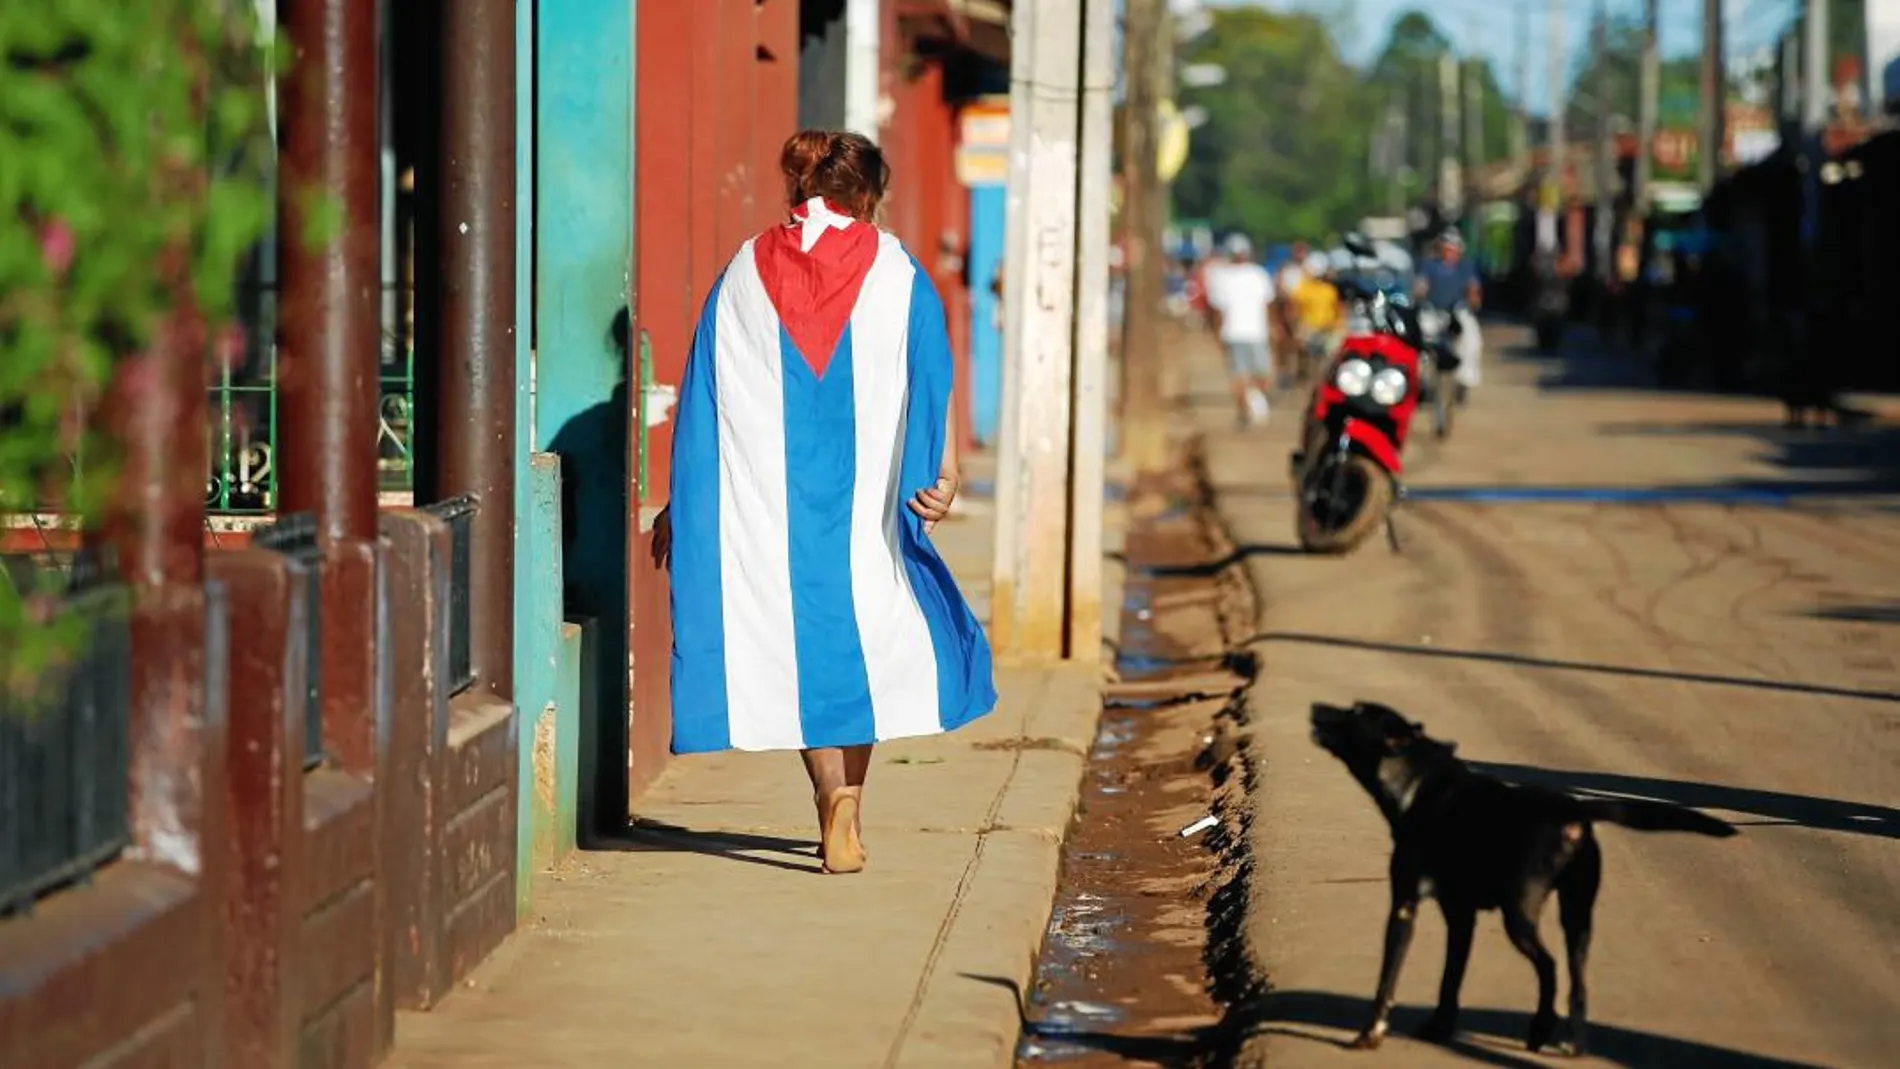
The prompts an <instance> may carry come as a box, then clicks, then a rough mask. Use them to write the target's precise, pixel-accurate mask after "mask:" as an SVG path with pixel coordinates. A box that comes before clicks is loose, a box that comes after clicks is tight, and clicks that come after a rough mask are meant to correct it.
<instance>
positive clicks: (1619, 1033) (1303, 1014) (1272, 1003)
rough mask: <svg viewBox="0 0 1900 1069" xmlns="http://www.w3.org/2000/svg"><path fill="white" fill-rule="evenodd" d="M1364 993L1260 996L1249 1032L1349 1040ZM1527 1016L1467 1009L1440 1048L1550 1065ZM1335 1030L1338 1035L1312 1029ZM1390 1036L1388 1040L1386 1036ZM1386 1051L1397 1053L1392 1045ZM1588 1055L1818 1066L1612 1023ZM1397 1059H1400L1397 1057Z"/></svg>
mask: <svg viewBox="0 0 1900 1069" xmlns="http://www.w3.org/2000/svg"><path fill="white" fill-rule="evenodd" d="M1369 1008H1370V1007H1369V1005H1368V1002H1367V1000H1366V999H1363V998H1355V997H1352V996H1348V995H1339V994H1334V993H1332V992H1330V991H1276V992H1273V993H1272V994H1269V995H1268V996H1267V997H1266V998H1265V999H1263V1000H1262V1002H1261V1008H1260V1013H1259V1017H1258V1020H1257V1021H1256V1023H1254V1024H1253V1025H1252V1031H1253V1032H1254V1034H1256V1035H1258V1034H1263V1033H1271V1034H1278V1035H1283V1036H1288V1037H1292V1038H1296V1039H1302V1040H1306V1041H1308V1042H1311V1043H1325V1044H1330V1045H1333V1046H1338V1047H1343V1046H1345V1045H1346V1044H1347V1043H1349V1042H1351V1039H1352V1037H1353V1036H1354V1035H1356V1034H1357V1033H1358V1031H1359V1029H1360V1028H1361V1027H1362V1026H1363V1025H1364V1024H1365V1021H1366V1014H1367V1012H1368V1010H1369ZM1426 1014H1427V1009H1426V1008H1425V1007H1422V1006H1400V1007H1397V1008H1395V1009H1394V1010H1393V1011H1392V1031H1393V1032H1394V1033H1397V1034H1401V1035H1403V1034H1409V1033H1411V1032H1413V1031H1415V1030H1416V1029H1417V1028H1418V1027H1419V1026H1420V1025H1422V1024H1424V1023H1425V1018H1426ZM1530 1020H1531V1019H1530V1014H1528V1013H1521V1012H1518V1011H1515V1010H1492V1009H1477V1010H1474V1009H1467V1010H1464V1011H1463V1012H1462V1013H1460V1014H1459V1016H1458V1023H1459V1025H1460V1030H1459V1038H1458V1039H1456V1040H1454V1041H1453V1042H1452V1043H1450V1044H1448V1045H1447V1046H1445V1047H1444V1048H1442V1049H1444V1050H1448V1051H1451V1052H1452V1053H1455V1054H1459V1055H1462V1056H1463V1057H1465V1058H1466V1059H1468V1060H1470V1061H1472V1062H1474V1063H1476V1064H1480V1065H1496V1066H1506V1067H1510V1069H1519V1067H1530V1066H1549V1065H1553V1064H1556V1063H1555V1062H1553V1061H1552V1060H1550V1059H1549V1058H1545V1057H1540V1056H1537V1055H1533V1054H1531V1053H1529V1052H1528V1051H1526V1050H1525V1049H1524V1041H1523V1037H1524V1033H1525V1032H1527V1031H1528V1030H1529V1029H1530ZM1318 1028H1323V1029H1337V1030H1338V1034H1336V1035H1335V1034H1332V1033H1329V1032H1318V1031H1313V1029H1318ZM1388 1042H1389V1041H1388ZM1389 1053H1390V1054H1402V1051H1397V1050H1395V1051H1391V1052H1389ZM1590 1055H1591V1057H1593V1058H1601V1059H1603V1060H1606V1061H1609V1062H1613V1063H1615V1064H1617V1065H1624V1066H1630V1067H1632V1069H1649V1067H1652V1066H1653V1067H1656V1069H1699V1067H1703V1066H1708V1067H1716V1066H1721V1067H1723V1069H1820V1067H1819V1066H1818V1065H1811V1064H1810V1063H1807V1062H1794V1061H1788V1060H1786V1059H1783V1058H1772V1057H1768V1056H1766V1055H1760V1054H1750V1053H1747V1052H1746V1051H1739V1050H1733V1049H1730V1048H1727V1047H1712V1046H1709V1045H1708V1044H1706V1043H1698V1042H1695V1041H1694V1040H1688V1039H1676V1038H1674V1037H1672V1036H1661V1035H1657V1034H1655V1033H1654V1032H1639V1031H1636V1030H1634V1029H1630V1028H1619V1027H1617V1026H1616V1025H1612V1024H1602V1023H1600V1022H1596V1021H1592V1022H1590ZM1398 1064H1403V1063H1402V1062H1400V1063H1398Z"/></svg>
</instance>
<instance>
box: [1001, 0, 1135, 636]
mask: <svg viewBox="0 0 1900 1069" xmlns="http://www.w3.org/2000/svg"><path fill="white" fill-rule="evenodd" d="M1097 6H1099V7H1102V8H1104V11H1100V12H1090V11H1089V9H1090V8H1091V7H1097ZM1106 6H1107V5H1106V3H1100V4H1096V3H1088V2H1085V0H1045V2H1042V3H1037V4H1033V5H1029V4H1025V5H1021V6H1019V7H1017V8H1015V9H1014V15H1013V19H1014V24H1013V26H1012V36H1013V38H1014V40H1015V48H1014V51H1013V55H1012V57H1011V66H1012V73H1011V77H1012V81H1013V82H1014V83H1015V89H1014V93H1013V98H1012V100H1011V105H1010V112H1011V117H1012V118H1011V124H1010V126H1011V130H1010V137H1011V142H1012V144H1011V153H1010V157H1011V166H1010V176H1009V214H1010V224H1009V228H1008V245H1007V248H1006V251H1005V254H1004V255H1005V263H1006V267H1005V275H1006V277H1007V278H1008V279H1009V285H1008V291H1009V292H1008V293H1007V294H1006V308H1005V327H1004V334H1005V354H1006V355H1005V360H1004V369H1003V420H1002V433H1001V440H1000V442H999V444H998V449H997V455H998V457H999V464H998V468H997V480H996V483H997V486H996V497H997V502H996V504H997V509H996V511H997V525H998V526H997V539H996V561H995V573H994V584H993V589H992V596H991V620H990V624H991V630H992V638H993V641H994V642H995V643H996V646H997V649H998V651H999V652H1000V653H1002V654H1003V655H1004V656H1017V657H1029V658H1062V657H1067V656H1086V657H1095V656H1097V653H1098V651H1097V649H1096V646H1095V645H1094V644H1093V643H1091V644H1090V645H1089V646H1088V648H1086V649H1079V648H1075V646H1074V640H1075V639H1076V638H1077V637H1082V638H1083V641H1085V642H1087V641H1089V638H1088V636H1092V635H1098V634H1099V626H1100V624H1099V616H1100V608H1099V602H1100V594H1099V591H1098V590H1097V588H1096V583H1097V582H1099V579H1092V578H1089V577H1078V576H1077V574H1076V573H1078V572H1081V571H1084V570H1090V569H1093V570H1097V571H1099V569H1100V567H1101V556H1100V555H1101V533H1100V531H1101V519H1100V508H1101V495H1102V450H1103V439H1102V429H1101V416H1100V409H1101V404H1102V400H1101V398H1102V392H1103V391H1102V386H1103V382H1102V379H1103V376H1104V374H1105V372H1104V370H1103V367H1104V361H1105V360H1106V349H1107V345H1106V341H1107V327H1106V320H1105V317H1106V313H1107V296H1106V294H1107V274H1106V272H1107V259H1108V241H1107V235H1106V233H1105V232H1104V230H1103V227H1104V225H1105V222H1106V203H1107V189H1108V181H1109V176H1108V169H1107V157H1106V154H1105V149H1104V148H1102V147H1101V146H1096V145H1092V144H1090V142H1089V140H1088V134H1087V131H1088V130H1093V131H1095V132H1096V133H1097V134H1098V135H1099V134H1100V133H1101V132H1102V131H1103V130H1104V129H1105V128H1106V125H1107V123H1108V116H1107V112H1106V108H1107V107H1108V105H1107V102H1106V100H1105V98H1104V94H1106V93H1107V92H1109V91H1111V89H1112V75H1111V74H1110V73H1109V71H1110V67H1109V53H1108V50H1109V48H1110V47H1111V45H1110V43H1109V40H1110V39H1109V37H1108V33H1109V30H1108V28H1107V27H1106V26H1104V25H1103V23H1105V22H1106V21H1107V19H1108V18H1109V17H1110V16H1109V15H1108V14H1107V13H1106ZM1085 13H1087V14H1089V15H1090V16H1091V18H1090V19H1089V20H1087V21H1086V22H1085V19H1084V15H1085ZM1085 25H1086V27H1087V30H1086V36H1087V39H1088V42H1089V44H1088V47H1086V48H1085V46H1084V36H1085V29H1084V27H1085ZM1085 55H1087V57H1088V69H1089V70H1090V72H1091V74H1090V76H1089V77H1090V81H1089V83H1088V84H1089V85H1090V87H1091V89H1090V93H1091V94H1092V96H1091V97H1090V98H1089V99H1086V100H1085V99H1084V82H1083V67H1084V56H1085ZM1085 117H1086V118H1085ZM1098 140H1103V141H1106V138H1105V137H1098ZM1084 198H1085V199H1084ZM1083 203H1086V204H1087V205H1088V209H1087V210H1088V212H1089V214H1088V215H1086V216H1085V215H1083V214H1082V212H1083V208H1082V204H1083ZM1078 255H1079V256H1081V257H1082V259H1081V261H1080V269H1078ZM1078 508H1079V509H1082V510H1083V511H1084V513H1085V514H1084V515H1082V516H1077V515H1075V510H1076V509H1078ZM1078 599H1080V600H1078Z"/></svg>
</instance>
